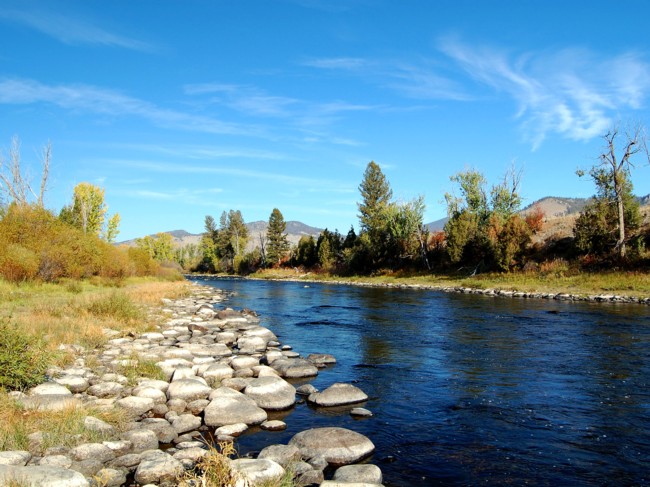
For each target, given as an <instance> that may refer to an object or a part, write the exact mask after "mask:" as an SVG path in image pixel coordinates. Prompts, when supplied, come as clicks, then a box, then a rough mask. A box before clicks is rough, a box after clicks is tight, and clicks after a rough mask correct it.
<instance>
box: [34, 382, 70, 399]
mask: <svg viewBox="0 0 650 487" xmlns="http://www.w3.org/2000/svg"><path fill="white" fill-rule="evenodd" d="M29 395H30V396H49V395H54V396H71V395H72V392H70V390H69V389H68V388H67V387H65V386H64V385H61V384H57V383H56V382H45V383H43V384H40V385H37V386H36V387H32V388H31V389H30V390H29Z"/></svg>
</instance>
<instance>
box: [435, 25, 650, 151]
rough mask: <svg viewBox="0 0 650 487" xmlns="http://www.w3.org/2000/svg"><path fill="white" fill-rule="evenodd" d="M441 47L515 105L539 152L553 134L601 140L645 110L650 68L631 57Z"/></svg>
mask: <svg viewBox="0 0 650 487" xmlns="http://www.w3.org/2000/svg"><path fill="white" fill-rule="evenodd" d="M440 48H441V50H442V51H443V52H444V53H445V54H447V55H448V56H449V57H450V58H451V59H453V60H454V61H455V62H457V63H458V64H459V65H460V66H461V67H462V68H463V69H464V70H465V72H467V73H468V74H469V75H470V76H471V77H473V78H474V79H475V80H476V81H478V82H479V83H482V84H485V85H487V86H489V87H491V88H493V89H495V90H497V91H498V92H503V93H506V94H507V95H509V96H511V97H512V98H513V99H514V100H515V102H516V103H517V105H518V111H517V114H516V116H517V118H518V119H520V120H521V124H522V125H521V126H522V129H523V131H524V134H525V136H526V138H527V139H528V140H530V141H531V142H532V144H533V147H534V148H537V147H538V146H539V145H540V144H541V143H542V142H543V140H544V139H545V138H546V136H547V135H548V134H549V133H557V134H560V135H562V136H564V137H567V138H569V139H572V140H588V139H591V138H593V137H596V136H599V135H602V134H603V132H604V131H606V129H607V128H608V127H610V126H611V125H612V124H613V123H615V121H616V119H617V117H619V116H620V113H621V112H624V111H626V110H635V109H638V108H640V107H641V106H642V104H643V102H644V100H645V97H646V96H647V93H648V90H649V89H650V65H649V64H648V63H647V62H645V61H644V60H643V59H641V58H640V57H639V56H638V55H635V54H632V53H625V54H622V55H618V56H613V57H610V58H603V57H598V56H596V55H595V54H594V53H592V52H591V51H587V50H584V49H563V50H559V51H556V52H541V53H525V54H523V55H519V56H514V55H512V54H511V53H509V52H507V51H505V50H499V49H496V48H491V47H485V46H483V47H475V46H469V45H467V44H464V43H462V42H460V41H458V40H457V39H449V38H448V39H445V40H443V41H442V42H441V43H440Z"/></svg>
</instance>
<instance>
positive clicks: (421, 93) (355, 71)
mask: <svg viewBox="0 0 650 487" xmlns="http://www.w3.org/2000/svg"><path fill="white" fill-rule="evenodd" d="M302 65H303V66H307V67H311V68H317V69H322V70H329V71H339V72H340V71H343V72H347V73H348V74H350V75H353V76H356V77H359V78H361V79H363V80H364V81H367V82H368V83H371V84H377V85H379V86H381V87H384V88H388V89H391V90H393V91H396V92H398V93H400V94H401V95H402V96H406V97H409V98H414V99H420V100H467V99H468V98H469V96H468V95H467V93H465V92H464V91H463V90H462V89H461V88H460V86H459V85H458V84H457V83H456V82H455V81H454V80H452V79H451V78H450V77H449V76H446V75H445V74H443V72H444V68H443V66H441V65H439V64H437V63H434V62H432V61H431V60H425V59H421V60H419V61H418V62H416V63H407V62H404V61H402V60H372V59H364V58H356V57H339V58H315V59H309V60H306V61H304V62H303V63H302Z"/></svg>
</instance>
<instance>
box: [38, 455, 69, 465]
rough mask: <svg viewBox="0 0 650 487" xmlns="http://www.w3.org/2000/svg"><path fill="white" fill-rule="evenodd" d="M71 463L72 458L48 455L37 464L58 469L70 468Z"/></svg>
mask: <svg viewBox="0 0 650 487" xmlns="http://www.w3.org/2000/svg"><path fill="white" fill-rule="evenodd" d="M72 463H73V462H72V458H70V457H69V456H67V455H49V456H46V457H43V458H41V459H40V461H39V462H38V464H39V465H41V466H45V467H59V468H70V467H72Z"/></svg>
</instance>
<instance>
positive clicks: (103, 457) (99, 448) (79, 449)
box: [70, 443, 115, 463]
mask: <svg viewBox="0 0 650 487" xmlns="http://www.w3.org/2000/svg"><path fill="white" fill-rule="evenodd" d="M70 457H71V458H72V460H74V461H76V462H83V461H85V460H97V461H99V462H102V463H106V462H109V461H111V460H113V459H114V458H115V452H114V451H113V450H111V449H110V448H108V447H107V446H106V445H103V444H101V443H84V444H82V445H78V446H76V447H74V448H73V449H72V450H70Z"/></svg>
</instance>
